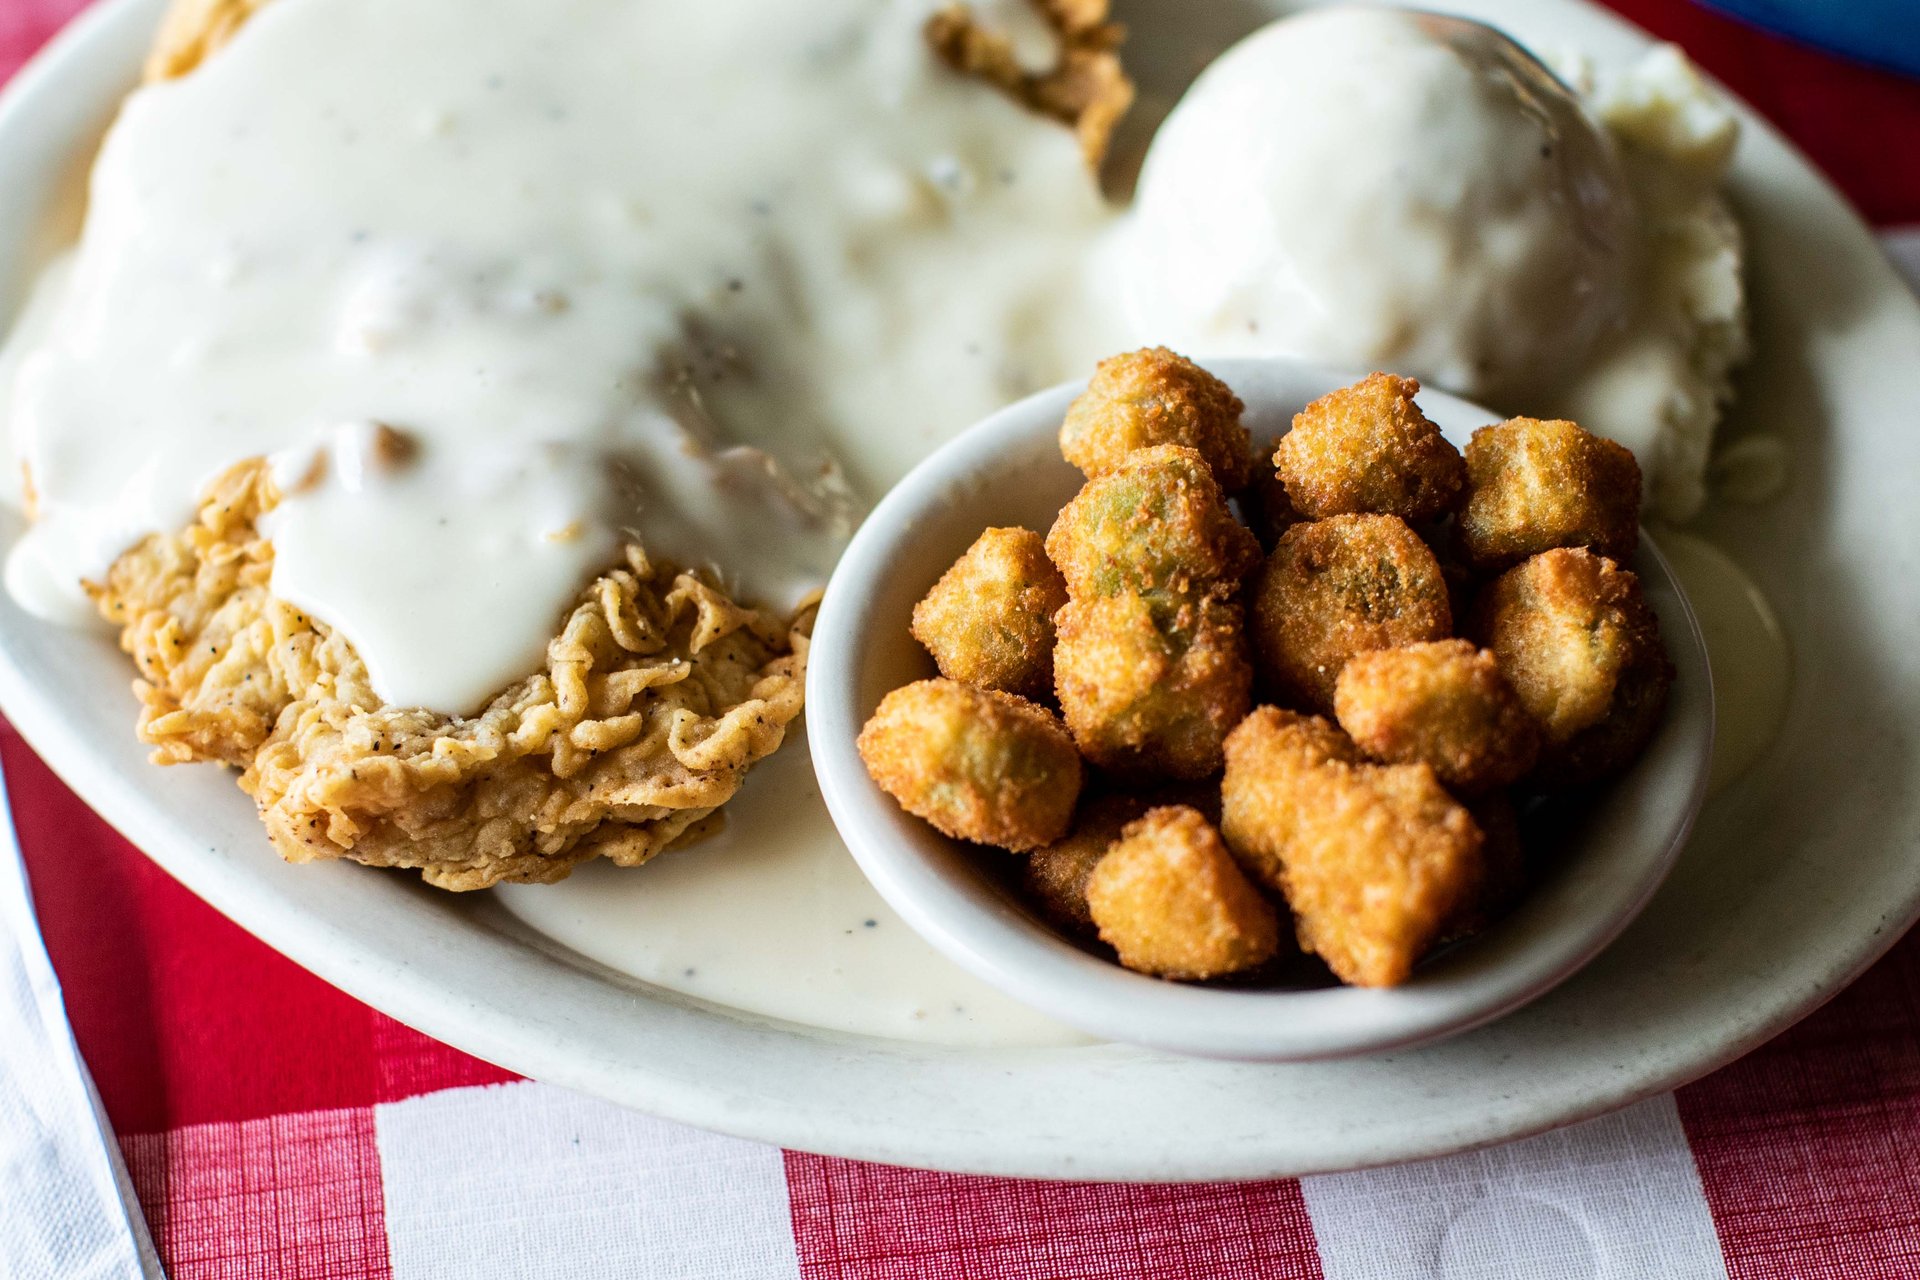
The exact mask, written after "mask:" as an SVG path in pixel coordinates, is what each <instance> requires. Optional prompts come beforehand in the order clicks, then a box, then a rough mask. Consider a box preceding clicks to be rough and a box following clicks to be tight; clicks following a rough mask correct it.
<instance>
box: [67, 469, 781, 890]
mask: <svg viewBox="0 0 1920 1280" xmlns="http://www.w3.org/2000/svg"><path fill="white" fill-rule="evenodd" d="M273 502H274V492H273V488H272V483H271V481H270V480H269V478H268V475H267V471H266V468H265V466H264V464H262V463H260V462H257V461H256V462H250V463H243V464H241V465H240V466H237V467H235V468H233V469H232V470H230V471H228V472H227V473H226V474H225V475H224V476H222V477H221V478H220V479H219V480H218V481H217V482H216V483H215V484H214V485H213V486H212V488H211V489H210V491H209V493H208V496H207V498H206V499H205V501H204V503H203V504H202V506H201V509H200V516H199V519H198V520H196V521H195V522H194V523H193V524H192V525H191V526H189V527H188V528H187V529H185V530H183V531H181V532H180V533H178V534H171V535H155V536H153V537H149V538H147V539H146V540H145V541H143V542H142V543H141V544H140V545H139V546H137V547H135V548H134V549H133V550H132V551H130V552H128V553H127V554H126V555H124V556H122V557H121V558H120V559H119V560H118V561H117V562H116V563H115V564H114V566H113V568H112V569H111V570H110V571H109V573H108V575H107V580H106V582H105V583H103V584H100V585H98V586H95V587H93V588H92V590H93V592H94V596H95V600H96V602H97V603H98V604H99V606H100V609H101V611H102V613H104V614H105V615H106V617H107V618H108V619H110V620H111V621H113V622H115V623H116V624H118V625H119V627H120V628H121V646H122V647H123V648H124V649H126V651H127V652H128V653H130V654H131V655H133V658H134V660H135V662H136V664H137V665H138V667H139V669H140V673H141V677H142V678H141V679H140V680H139V681H138V682H137V683H136V685H135V692H136V693H137V694H138V696H139V698H140V702H141V712H140V721H139V732H140V735H141V737H142V739H143V740H145V741H147V742H150V743H152V744H153V745H154V748H155V750H154V758H155V760H156V761H158V762H160V763H166V764H174V763H185V762H188V761H198V760H217V761H221V762H223V763H226V764H230V765H233V766H235V767H236V768H239V769H241V770H243V772H242V773H241V775H240V786H241V787H242V789H243V790H245V791H246V792H247V793H248V794H249V795H251V796H252V797H253V798H254V801H255V803H256V804H258V805H259V807H260V812H261V817H262V819H263V820H264V821H265V823H266V826H267V832H268V835H269V836H270V837H271V838H272V840H273V842H274V845H275V846H276V847H277V848H278V849H279V850H280V852H281V854H282V855H283V856H285V857H286V858H288V859H289V860H292V861H296V862H298V861H306V860H309V859H313V858H340V857H345V858H351V859H354V860H355V861H360V862H366V863H370V864H372V865H376V866H394V867H418V868H420V869H421V870H422V872H423V874H424V876H425V878H426V880H427V881H428V882H429V883H432V884H436V885H439V886H441V887H443V888H449V889H476V888H483V887H485V886H487V885H490V884H494V883H497V882H499V881H502V880H515V881H552V880H558V879H560V878H562V877H563V876H565V875H566V874H567V872H568V871H569V870H571V869H572V868H573V867H574V866H575V865H576V864H578V863H580V862H583V861H586V860H587V859H589V858H593V857H597V856H605V857H608V858H611V859H613V860H614V861H615V862H618V863H620V864H622V865H634V864H637V863H640V862H643V861H645V860H646V859H647V858H650V857H652V856H653V855H654V854H656V853H658V852H659V851H660V850H661V849H663V848H665V847H667V846H668V845H670V844H671V843H673V842H674V841H675V840H676V839H678V838H680V837H682V836H683V835H685V834H686V833H688V832H689V831H690V830H691V829H692V828H693V827H694V826H695V824H697V823H700V822H701V821H702V820H703V819H705V818H707V817H708V816H709V815H711V814H712V813H713V812H714V810H715V809H716V808H718V807H719V806H720V805H722V804H724V803H725V802H726V801H727V800H728V799H729V798H730V797H731V796H732V795H733V794H734V792H735V791H736V790H738V788H739V786H740V782H741V780H742V778H744V777H745V775H746V772H747V769H748V767H749V766H750V765H752V764H753V763H754V762H755V761H756V760H759V759H761V758H763V757H764V756H766V755H768V754H769V753H771V752H772V751H773V750H774V749H775V748H776V747H778V746H779V745H780V742H781V740H782V738H783V736H784V734H785V731H786V726H787V725H788V724H789V723H791V722H792V720H793V719H794V718H795V717H796V716H798V715H799V713H800V708H801V701H802V694H803V689H804V685H805V675H806V650H807V636H808V632H809V631H810V629H811V625H812V615H811V610H807V611H805V612H803V614H802V615H801V617H800V618H799V619H797V620H796V621H795V622H793V623H792V624H789V623H786V622H783V621H781V620H780V619H777V618H775V617H773V616H772V615H771V614H766V613H761V612H757V611H753V610H748V609H742V608H740V607H739V606H737V605H735V604H733V603H732V602H731V601H729V600H728V599H727V598H726V597H725V596H723V595H722V594H720V592H719V591H717V590H716V589H715V588H714V587H713V586H711V585H710V584H709V583H707V582H706V581H704V580H703V579H701V578H700V577H699V576H697V575H695V574H691V573H676V572H675V571H673V570H672V569H670V568H668V567H666V566H656V565H653V564H650V563H649V562H648V561H647V560H646V559H645V557H644V556H643V555H641V554H640V553H639V551H638V549H637V548H632V549H630V550H629V559H628V564H627V565H626V567H624V568H620V569H616V570H613V571H612V572H609V573H608V574H607V575H605V576H604V577H602V578H601V579H600V580H599V581H597V582H595V583H594V584H593V585H592V586H591V587H589V588H588V589H587V590H586V591H585V592H584V593H583V594H582V596H581V598H580V603H579V604H578V605H577V606H576V607H575V608H574V610H573V612H572V614H571V616H570V617H568V618H567V619H566V620H565V621H564V625H562V627H561V628H560V634H559V636H558V637H557V638H556V639H555V640H554V641H553V643H552V644H551V645H549V647H548V650H547V665H546V669H545V670H544V671H541V672H539V673H537V674H535V675H533V676H530V677H528V678H527V679H525V680H522V681H520V682H519V683H517V684H515V685H513V686H512V687H511V688H509V689H507V690H506V691H505V692H503V693H501V694H500V695H499V696H498V697H497V698H495V699H494V700H493V702H492V703H490V704H489V705H488V706H487V708H486V709H485V710H483V711H482V712H481V713H480V714H479V715H477V716H474V717H471V718H464V717H449V716H444V715H440V714H438V713H434V712H428V711H422V710H418V709H402V708H389V707H384V706H382V705H381V702H380V699H379V697H378V695H376V694H375V693H374V692H373V690H372V687H371V683H370V681H369V679H368V677H367V672H366V668H365V666H364V665H363V664H362V663H361V662H360V659H359V657H358V656H357V655H356V654H355V653H354V652H353V649H352V647H351V646H350V645H349V644H348V643H347V642H346V640H345V638H344V637H343V636H341V635H339V634H338V633H337V632H334V631H332V630H331V629H330V628H328V627H327V626H326V625H325V624H323V623H320V622H318V621H316V620H314V619H312V618H310V617H308V616H306V615H305V614H303V613H302V612H301V611H299V610H298V609H295V608H294V607H293V606H291V605H289V604H287V603H286V602H284V601H282V600H278V599H276V598H274V597H273V596H272V595H271V594H270V593H269V591H268V580H269V577H270V575H271V573H272V569H273V551H272V547H271V546H270V545H269V544H268V543H267V542H266V541H265V540H264V539H263V538H261V537H260V536H259V535H258V534H257V533H256V532H255V527H254V522H255V520H256V519H257V518H258V517H259V516H260V515H261V514H262V513H263V512H265V511H266V510H268V509H269V508H270V507H271V506H272V504H273Z"/></svg>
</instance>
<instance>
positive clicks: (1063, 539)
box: [1047, 444, 1260, 598]
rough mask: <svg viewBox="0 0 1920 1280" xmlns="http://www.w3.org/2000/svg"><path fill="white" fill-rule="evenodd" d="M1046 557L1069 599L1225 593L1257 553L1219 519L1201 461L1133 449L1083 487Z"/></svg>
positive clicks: (1243, 531)
mask: <svg viewBox="0 0 1920 1280" xmlns="http://www.w3.org/2000/svg"><path fill="white" fill-rule="evenodd" d="M1047 554H1048V555H1049V556H1051V557H1053V562H1054V564H1055V565H1057V566H1059V569H1060V572H1061V574H1062V575H1063V576H1064V577H1065V578H1066V581H1067V591H1068V593H1069V594H1071V595H1073V596H1074V597H1076V598H1087V597H1092V596H1111V595H1118V594H1120V593H1121V592H1126V591H1139V592H1160V591H1170V592H1176V593H1181V594H1199V593H1200V592H1202V591H1204V590H1206V589H1207V588H1209V587H1211V586H1213V585H1214V584H1220V585H1223V586H1225V587H1227V588H1229V589H1230V588H1232V587H1234V586H1237V585H1238V584H1239V582H1240V580H1241V579H1243V578H1244V577H1246V575H1247V574H1248V573H1250V572H1251V571H1252V570H1253V567H1254V566H1255V565H1257V564H1258V563H1259V562H1260V544H1259V543H1258V542H1257V541H1256V540H1255V539H1254V536H1253V534H1252V533H1251V532H1249V531H1248V530H1247V528H1246V527H1245V526H1244V525H1242V524H1241V523H1240V522H1239V521H1237V520H1235V519H1234V518H1233V513H1232V512H1231V511H1229V510H1228V509H1227V502H1226V497H1225V495H1223V494H1222V493H1221V492H1220V486H1219V485H1218V484H1216V483H1215V482H1214V479H1213V474H1212V473H1211V472H1210V471H1209V470H1208V469H1207V464H1206V460H1205V459H1203V458H1202V457H1201V456H1200V454H1199V453H1197V452H1196V451H1194V450H1192V449H1189V448H1186V447H1185V446H1184V445H1171V444H1168V445H1156V446H1154V447H1153V448H1151V449H1136V450H1134V451H1133V452H1132V453H1130V454H1128V455H1127V456H1126V458H1125V459H1124V460H1122V461H1121V463H1120V464H1119V465H1118V466H1116V467H1115V468H1114V469H1113V470H1111V471H1109V472H1107V473H1106V474H1105V475H1101V476H1098V477H1096V478H1094V479H1092V480H1089V481H1087V483H1086V485H1085V486H1084V487H1083V488H1082V489H1081V490H1080V492H1079V493H1078V494H1077V495H1075V497H1074V499H1073V501H1071V502H1069V503H1067V505H1066V506H1065V507H1064V508H1062V509H1061V512H1060V517H1059V519H1057V520H1055V521H1054V523H1053V528H1052V530H1051V531H1049V532H1048V534H1047Z"/></svg>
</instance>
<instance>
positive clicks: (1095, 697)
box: [1054, 592, 1253, 780]
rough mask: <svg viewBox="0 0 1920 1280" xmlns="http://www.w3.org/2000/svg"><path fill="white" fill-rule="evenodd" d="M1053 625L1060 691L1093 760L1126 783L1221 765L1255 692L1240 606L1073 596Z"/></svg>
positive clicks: (1200, 773) (1159, 597)
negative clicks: (1223, 751)
mask: <svg viewBox="0 0 1920 1280" xmlns="http://www.w3.org/2000/svg"><path fill="white" fill-rule="evenodd" d="M1056 621H1057V624H1058V626H1059V641H1058V644H1057V646H1056V648H1055V650H1054V688H1055V691H1056V692H1057V694H1058V695H1059V699H1060V709H1061V712H1062V713H1063V714H1064V715H1065V716H1066V721H1067V728H1068V729H1069V730H1070V731H1071V732H1072V734H1073V740H1074V742H1076V743H1077V744H1078V745H1079V747H1080V750H1081V752H1082V753H1083V754H1084V755H1085V756H1086V757H1087V759H1089V760H1091V761H1092V762H1093V763H1095V764H1097V765H1099V766H1101V767H1102V768H1104V769H1109V770H1112V771H1113V772H1116V773H1119V774H1121V775H1123V776H1127V777H1157V778H1171V779H1184V780H1194V779H1199V778H1204V777H1206V776H1208V775H1209V774H1211V773H1213V772H1215V771H1216V770H1218V769H1219V768H1220V760H1221V755H1220V750H1221V743H1222V742H1224V741H1225V740H1226V736H1227V733H1228V731H1229V730H1231V729H1232V728H1233V726H1234V725H1235V724H1237V723H1239V721H1240V717H1242V716H1243V715H1245V714H1246V712H1247V704H1248V700H1249V697H1250V692H1251V689H1252V685H1253V668H1252V665H1251V664H1250V663H1249V662H1248V659H1247V644H1246V632H1245V627H1244V624H1243V618H1242V615H1241V611H1240V607H1239V606H1238V605H1236V604H1233V603H1231V602H1229V601H1225V600H1221V599H1217V598H1215V597H1212V596H1200V597H1197V598H1195V597H1184V596H1173V595H1166V594H1156V595H1152V596H1145V595H1138V594H1134V593H1131V592H1129V593H1127V594H1123V595H1116V596H1095V597H1092V598H1088V599H1079V598H1076V599H1074V600H1072V601H1070V602H1069V603H1068V604H1067V606H1066V607H1065V608H1064V609H1062V610H1061V611H1060V613H1059V615H1058V617H1057V619H1056Z"/></svg>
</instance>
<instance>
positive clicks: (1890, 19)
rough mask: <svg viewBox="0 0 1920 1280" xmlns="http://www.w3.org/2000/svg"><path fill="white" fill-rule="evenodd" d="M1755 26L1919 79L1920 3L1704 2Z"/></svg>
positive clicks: (1814, 0)
mask: <svg viewBox="0 0 1920 1280" xmlns="http://www.w3.org/2000/svg"><path fill="white" fill-rule="evenodd" d="M1703 3H1705V4H1706V5H1707V7H1709V8H1712V9H1719V10H1720V11H1721V12H1723V13H1729V14H1732V15H1733V16H1734V17H1736V18H1744V19H1746V20H1747V21H1748V22H1751V23H1753V24H1754V25H1756V26H1761V27H1765V28H1767V29H1768V30H1769V31H1777V32H1779V33H1780V34H1781V35H1783V36H1792V37H1793V38H1795V39H1797V40H1804V41H1806V42H1807V43H1808V44H1815V45H1819V46H1820V47H1821V48H1823V49H1830V50H1832V51H1833V52H1835V53H1841V54H1845V55H1847V56H1848V57H1852V58H1858V59H1860V60H1861V61H1862V62H1871V63H1874V64H1875V65H1877V66H1882V67H1888V68H1890V69H1892V70H1894V71H1903V72H1905V73H1906V74H1908V75H1910V76H1920V0H1703Z"/></svg>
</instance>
